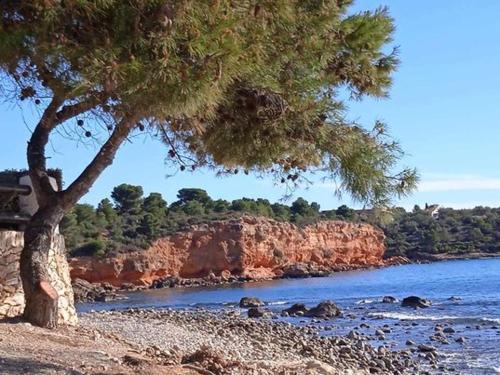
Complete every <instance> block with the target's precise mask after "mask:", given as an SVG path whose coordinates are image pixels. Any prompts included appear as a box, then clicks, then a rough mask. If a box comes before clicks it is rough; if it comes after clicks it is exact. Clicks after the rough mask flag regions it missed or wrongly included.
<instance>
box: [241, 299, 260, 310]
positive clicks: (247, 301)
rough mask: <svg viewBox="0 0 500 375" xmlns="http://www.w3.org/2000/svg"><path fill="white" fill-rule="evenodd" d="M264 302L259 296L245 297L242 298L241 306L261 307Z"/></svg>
mask: <svg viewBox="0 0 500 375" xmlns="http://www.w3.org/2000/svg"><path fill="white" fill-rule="evenodd" d="M263 305H264V302H262V301H261V300H260V299H259V298H256V297H243V298H242V299H241V300H240V307H242V308H245V309H247V308H249V307H259V306H263Z"/></svg>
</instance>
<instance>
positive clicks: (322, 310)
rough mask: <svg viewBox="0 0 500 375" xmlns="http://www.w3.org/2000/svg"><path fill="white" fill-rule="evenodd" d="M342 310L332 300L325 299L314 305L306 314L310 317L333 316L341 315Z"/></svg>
mask: <svg viewBox="0 0 500 375" xmlns="http://www.w3.org/2000/svg"><path fill="white" fill-rule="evenodd" d="M341 314H342V312H341V311H340V309H339V308H338V307H337V305H335V303H333V302H332V301H329V300H328V301H323V302H321V303H320V304H318V306H316V307H313V308H312V309H310V310H309V311H307V312H306V313H305V314H304V315H305V316H307V317H310V318H333V317H336V316H340V315H341Z"/></svg>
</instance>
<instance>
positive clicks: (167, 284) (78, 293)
mask: <svg viewBox="0 0 500 375" xmlns="http://www.w3.org/2000/svg"><path fill="white" fill-rule="evenodd" d="M498 258H500V254H488V253H474V256H471V257H462V256H457V257H438V258H436V257H433V258H432V259H430V258H428V259H421V260H414V261H412V260H411V259H409V258H404V257H391V258H388V259H386V261H388V260H391V259H393V263H391V262H387V263H386V264H384V265H373V266H342V267H339V268H338V269H336V270H332V271H328V272H325V271H322V272H311V273H304V274H302V275H295V276H293V277H292V276H290V275H288V276H277V277H273V278H258V279H254V278H248V277H237V276H232V277H231V278H229V279H223V278H222V277H221V276H215V275H213V274H212V275H209V276H207V277H203V278H181V277H177V276H170V277H166V278H164V279H158V280H155V281H154V282H153V283H152V284H151V285H149V286H138V285H134V284H131V283H129V284H127V285H122V287H114V286H112V285H111V284H109V283H90V282H87V281H85V280H82V279H76V280H72V284H73V289H74V293H75V302H77V303H86V302H110V301H114V300H119V299H126V298H127V297H126V296H125V295H124V293H129V292H134V291H144V290H151V289H164V288H167V289H168V288H200V287H201V288H203V287H212V286H221V285H238V284H242V285H243V284H249V283H256V282H262V281H272V280H286V279H306V278H312V277H331V276H334V275H335V274H337V273H342V272H352V271H367V270H373V269H382V268H387V267H396V266H402V265H411V264H431V263H440V262H448V261H461V260H488V259H498Z"/></svg>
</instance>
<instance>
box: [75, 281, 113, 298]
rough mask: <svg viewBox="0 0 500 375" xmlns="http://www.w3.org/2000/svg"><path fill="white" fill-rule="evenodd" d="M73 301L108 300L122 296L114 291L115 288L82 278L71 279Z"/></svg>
mask: <svg viewBox="0 0 500 375" xmlns="http://www.w3.org/2000/svg"><path fill="white" fill-rule="evenodd" d="M72 287H73V294H74V296H75V302H108V301H113V300H115V299H120V298H123V297H122V296H120V295H119V294H117V293H116V292H115V290H116V289H115V288H112V289H110V288H109V286H107V285H106V286H102V285H99V284H93V283H89V282H88V281H85V280H82V279H75V280H73V281H72Z"/></svg>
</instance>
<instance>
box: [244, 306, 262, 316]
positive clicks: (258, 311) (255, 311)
mask: <svg viewBox="0 0 500 375" xmlns="http://www.w3.org/2000/svg"><path fill="white" fill-rule="evenodd" d="M247 314H248V317H249V318H262V317H263V316H264V315H266V312H265V311H264V309H262V308H261V307H250V308H249V309H248V312H247Z"/></svg>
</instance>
